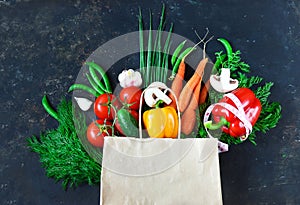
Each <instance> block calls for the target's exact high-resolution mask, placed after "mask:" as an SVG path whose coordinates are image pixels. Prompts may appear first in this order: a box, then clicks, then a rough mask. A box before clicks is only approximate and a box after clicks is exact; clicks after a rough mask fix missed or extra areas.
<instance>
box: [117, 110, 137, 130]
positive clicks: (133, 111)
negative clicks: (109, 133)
mask: <svg viewBox="0 0 300 205" xmlns="http://www.w3.org/2000/svg"><path fill="white" fill-rule="evenodd" d="M128 111H129V113H130V114H131V115H132V116H133V117H134V119H136V121H137V122H139V113H138V112H137V111H135V110H128ZM115 127H116V128H117V130H118V131H119V133H120V134H122V135H123V136H125V134H124V132H123V130H122V128H121V126H120V123H119V121H118V119H117V120H116V122H115Z"/></svg>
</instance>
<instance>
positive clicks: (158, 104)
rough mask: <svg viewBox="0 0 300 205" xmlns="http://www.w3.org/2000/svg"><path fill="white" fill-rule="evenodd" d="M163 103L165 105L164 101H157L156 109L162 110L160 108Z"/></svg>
mask: <svg viewBox="0 0 300 205" xmlns="http://www.w3.org/2000/svg"><path fill="white" fill-rule="evenodd" d="M163 103H164V101H163V100H159V101H157V103H156V104H155V108H160V107H159V106H160V105H161V104H163Z"/></svg>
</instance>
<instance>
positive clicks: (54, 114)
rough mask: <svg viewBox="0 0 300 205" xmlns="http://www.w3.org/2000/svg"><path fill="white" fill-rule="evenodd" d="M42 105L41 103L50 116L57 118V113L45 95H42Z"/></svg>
mask: <svg viewBox="0 0 300 205" xmlns="http://www.w3.org/2000/svg"><path fill="white" fill-rule="evenodd" d="M42 105H43V107H44V109H45V110H46V112H47V113H48V114H49V115H50V116H51V117H53V118H54V119H56V120H58V114H57V112H56V111H55V110H54V109H53V108H52V106H51V105H50V104H49V102H48V100H47V96H46V95H44V97H43V99H42Z"/></svg>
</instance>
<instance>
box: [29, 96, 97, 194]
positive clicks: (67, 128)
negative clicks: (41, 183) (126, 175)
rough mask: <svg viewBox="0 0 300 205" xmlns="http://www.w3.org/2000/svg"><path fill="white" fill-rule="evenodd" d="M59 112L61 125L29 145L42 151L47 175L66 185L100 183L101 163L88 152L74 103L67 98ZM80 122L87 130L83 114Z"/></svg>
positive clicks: (40, 154)
mask: <svg viewBox="0 0 300 205" xmlns="http://www.w3.org/2000/svg"><path fill="white" fill-rule="evenodd" d="M57 115H58V123H59V126H58V128H57V129H53V130H48V131H46V132H44V133H41V135H40V137H37V136H33V137H31V138H28V140H27V141H28V146H29V147H30V148H31V150H32V151H33V152H36V153H38V154H39V156H40V162H41V163H42V166H43V167H44V168H45V169H46V174H47V176H48V177H51V178H54V179H55V180H56V181H57V182H58V181H62V186H63V188H64V189H67V188H68V187H77V186H78V185H80V184H83V183H88V184H89V185H94V184H99V181H100V172H101V166H100V164H99V163H97V162H96V161H95V160H94V159H92V158H91V157H90V156H89V155H88V154H87V152H86V151H85V149H84V147H83V146H82V144H81V142H80V140H79V138H78V136H77V134H76V129H75V125H74V120H73V111H72V103H71V102H68V101H66V100H65V99H63V100H62V101H61V102H60V104H59V105H58V107H57ZM76 123H79V124H80V126H81V127H80V130H82V131H83V132H85V130H86V126H85V120H84V119H83V118H82V117H81V118H79V119H78V122H76ZM77 128H78V127H77Z"/></svg>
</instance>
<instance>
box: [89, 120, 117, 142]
mask: <svg viewBox="0 0 300 205" xmlns="http://www.w3.org/2000/svg"><path fill="white" fill-rule="evenodd" d="M111 126H112V123H111V122H110V121H105V120H102V119H100V120H96V121H94V122H92V123H91V124H90V125H89V126H88V128H87V131H86V135H87V139H88V141H89V142H90V143H91V144H92V145H94V146H95V147H103V144H104V137H106V136H111V135H112V127H111Z"/></svg>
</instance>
